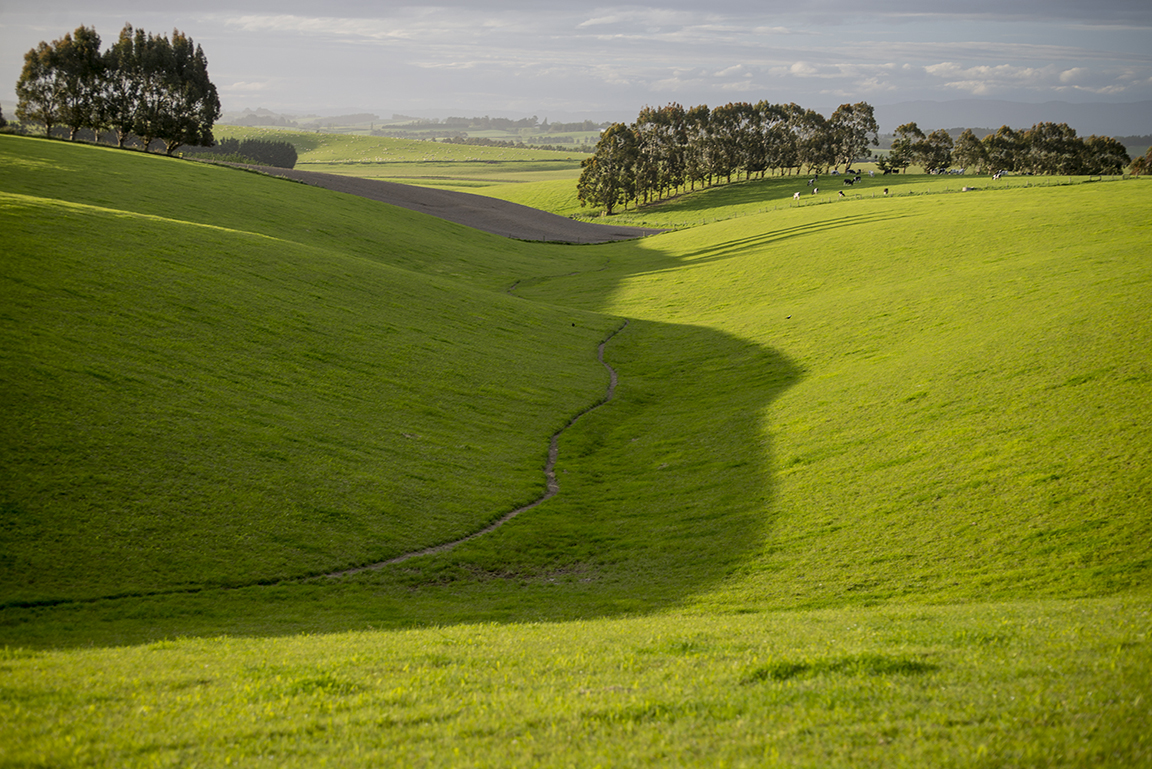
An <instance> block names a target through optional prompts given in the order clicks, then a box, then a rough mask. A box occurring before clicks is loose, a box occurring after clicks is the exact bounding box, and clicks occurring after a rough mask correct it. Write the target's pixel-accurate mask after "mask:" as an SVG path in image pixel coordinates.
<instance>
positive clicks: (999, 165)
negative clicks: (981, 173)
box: [980, 125, 1028, 173]
mask: <svg viewBox="0 0 1152 769" xmlns="http://www.w3.org/2000/svg"><path fill="white" fill-rule="evenodd" d="M980 143H981V144H983V145H984V154H985V157H986V158H987V160H988V170H990V171H992V172H994V173H995V172H1000V171H1018V170H1021V168H1022V166H1021V158H1022V157H1023V155H1024V152H1025V150H1026V148H1027V146H1028V145H1027V139H1026V137H1025V136H1024V135H1023V134H1022V133H1021V132H1019V131H1016V130H1014V129H1012V128H1011V127H1009V126H1006V125H1003V126H1000V128H998V129H997V130H996V133H992V134H988V135H987V136H985V137H984V138H983V139H981V140H980Z"/></svg>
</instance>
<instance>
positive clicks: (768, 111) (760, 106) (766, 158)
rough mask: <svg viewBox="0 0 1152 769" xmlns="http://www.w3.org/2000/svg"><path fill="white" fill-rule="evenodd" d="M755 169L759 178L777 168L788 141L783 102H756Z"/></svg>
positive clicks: (785, 111)
mask: <svg viewBox="0 0 1152 769" xmlns="http://www.w3.org/2000/svg"><path fill="white" fill-rule="evenodd" d="M756 131H757V136H756V146H757V150H756V151H757V154H758V156H757V165H758V168H757V170H759V171H760V178H761V179H763V178H764V175H765V174H766V173H767V172H768V171H769V170H772V169H774V168H779V167H780V163H781V158H783V156H784V155H785V154H786V148H787V145H788V141H789V132H788V112H787V109H786V107H785V106H784V105H783V104H771V103H769V102H768V101H760V102H757V104H756Z"/></svg>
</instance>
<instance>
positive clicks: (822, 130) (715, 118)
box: [577, 101, 879, 214]
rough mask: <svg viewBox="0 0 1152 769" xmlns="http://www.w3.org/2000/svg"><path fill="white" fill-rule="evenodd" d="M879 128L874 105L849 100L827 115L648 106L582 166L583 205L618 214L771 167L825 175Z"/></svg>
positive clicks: (763, 107)
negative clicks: (619, 208)
mask: <svg viewBox="0 0 1152 769" xmlns="http://www.w3.org/2000/svg"><path fill="white" fill-rule="evenodd" d="M878 132H879V126H878V125H877V124H876V119H875V117H874V115H873V110H872V107H871V105H869V104H868V103H867V102H859V103H857V104H842V105H841V106H840V107H839V108H837V110H836V111H835V112H834V113H832V116H831V117H830V118H827V119H826V118H824V117H823V116H822V115H820V114H819V113H817V112H814V111H812V110H809V109H804V108H803V107H801V106H800V105H798V104H794V103H793V104H771V103H769V102H767V101H761V102H759V103H758V104H748V103H746V102H740V103H730V104H725V105H724V106H721V107H716V108H714V109H709V108H708V107H707V106H706V105H700V106H696V107H692V108H690V109H684V108H683V107H682V106H680V105H679V104H669V105H667V106H665V107H661V108H659V109H655V108H652V107H645V108H644V109H643V110H642V111H641V112H640V115H639V116H638V117H637V119H636V122H634V123H632V124H631V125H628V124H625V123H615V124H613V125H611V126H609V127H608V128H607V129H606V130H605V131H604V133H602V134H601V136H600V142H599V143H598V144H597V145H596V150H595V152H594V153H593V155H592V156H591V157H589V158H587V159H585V160H584V161H583V162H582V163H581V169H582V170H581V174H580V181H579V182H578V184H577V192H578V196H579V199H580V203H581V205H591V206H594V207H599V208H602V209H604V210H605V211H606V212H607V213H608V214H611V213H612V212H613V211H614V210H615V209H616V207H617V206H620V205H623V206H627V205H628V204H629V203H630V202H640V201H643V202H645V203H647V202H648V201H650V200H652V199H653V198H663V197H664V196H665V195H666V194H668V193H669V192H674V191H675V190H678V189H680V188H682V187H685V186H687V187H689V188H690V189H696V185H697V184H699V185H701V186H706V185H711V184H713V183H714V182H718V181H720V180H724V181H726V182H731V181H732V179H733V177H735V178H736V179H739V178H740V175H741V174H743V175H744V177H745V178H751V177H752V176H753V175H757V174H758V175H759V176H760V177H761V178H763V176H764V175H765V174H766V173H768V172H769V171H772V172H777V173H781V174H784V173H788V174H791V173H793V172H797V173H798V172H799V171H800V170H801V169H803V168H807V169H808V171H809V172H816V173H819V172H822V171H825V170H827V169H828V168H838V167H839V166H841V165H844V166H848V165H850V164H851V163H852V162H853V161H854V160H856V159H859V158H864V157H868V156H869V155H870V154H871V149H870V148H869V147H870V146H876V145H877V144H878V140H877V135H878Z"/></svg>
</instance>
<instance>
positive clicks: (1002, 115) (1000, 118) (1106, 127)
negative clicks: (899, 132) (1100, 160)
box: [874, 99, 1152, 136]
mask: <svg viewBox="0 0 1152 769" xmlns="http://www.w3.org/2000/svg"><path fill="white" fill-rule="evenodd" d="M874 107H875V112H876V121H877V122H878V123H879V124H880V130H881V132H883V133H892V132H893V131H895V130H896V128H897V127H898V126H901V125H904V124H905V123H916V125H918V126H919V127H920V128H921V129H922V130H934V129H936V128H991V129H993V130H995V129H997V128H999V127H1000V126H1002V125H1007V126H1011V127H1012V128H1030V127H1032V126H1033V125H1035V124H1036V123H1067V124H1068V125H1069V126H1071V127H1072V128H1074V129H1076V133H1077V134H1079V135H1080V136H1090V135H1092V134H1097V135H1100V136H1142V135H1146V134H1152V101H1141V102H1130V103H1126V104H1110V103H1104V102H1098V103H1093V104H1072V103H1069V102H1064V101H1049V102H1044V103H1043V104H1024V103H1021V102H1010V101H993V100H986V99H963V100H958V101H906V102H900V103H899V104H885V105H874Z"/></svg>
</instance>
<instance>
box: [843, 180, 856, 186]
mask: <svg viewBox="0 0 1152 769" xmlns="http://www.w3.org/2000/svg"><path fill="white" fill-rule="evenodd" d="M855 183H856V180H855V179H845V180H844V186H845V187H851V186H852V185H853V184H855Z"/></svg>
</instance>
